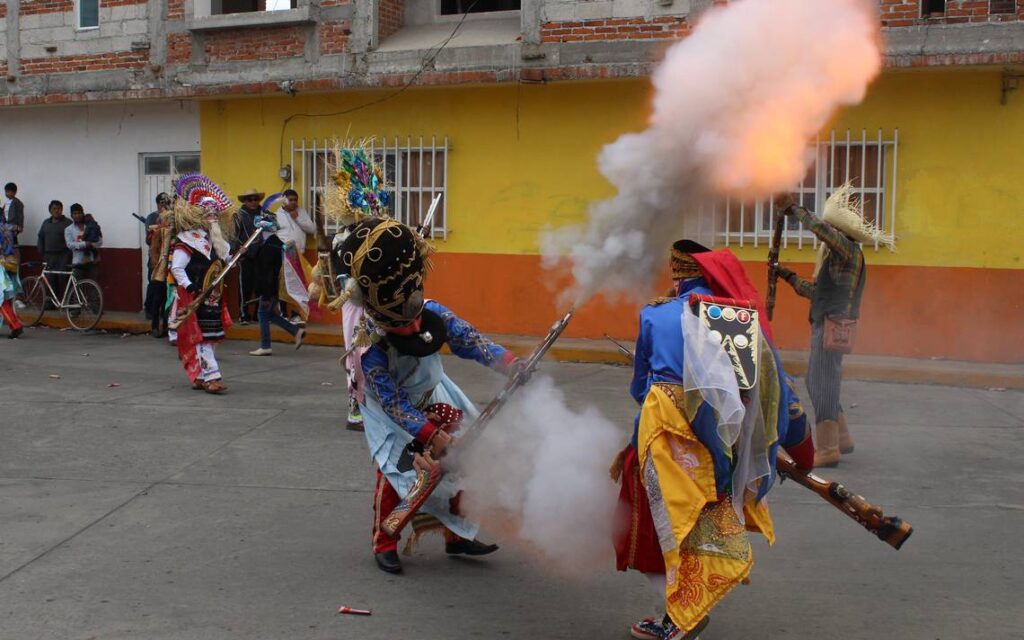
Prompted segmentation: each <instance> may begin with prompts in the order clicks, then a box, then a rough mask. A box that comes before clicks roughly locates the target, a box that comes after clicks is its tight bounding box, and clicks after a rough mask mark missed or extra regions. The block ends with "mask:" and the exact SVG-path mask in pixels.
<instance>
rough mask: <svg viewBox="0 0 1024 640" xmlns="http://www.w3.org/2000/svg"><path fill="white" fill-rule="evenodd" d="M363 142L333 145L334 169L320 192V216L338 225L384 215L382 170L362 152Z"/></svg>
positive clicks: (385, 199)
mask: <svg viewBox="0 0 1024 640" xmlns="http://www.w3.org/2000/svg"><path fill="white" fill-rule="evenodd" d="M366 147H367V141H366V140H360V141H359V142H357V143H352V142H347V143H345V144H342V143H340V142H335V144H334V166H335V167H336V168H335V170H334V171H333V172H332V173H331V174H330V178H331V180H330V181H329V182H328V183H327V185H326V189H325V190H324V192H325V193H324V203H323V207H324V208H323V211H324V214H325V215H327V216H328V217H329V218H331V219H332V220H334V221H335V222H338V223H340V224H342V225H349V224H353V223H355V222H358V221H359V220H361V219H363V218H365V217H367V216H387V215H388V212H387V207H388V204H389V203H390V202H391V194H390V193H389V191H388V184H387V180H386V178H385V177H384V168H383V167H381V166H380V165H378V164H377V163H376V162H375V161H374V158H373V155H372V154H371V153H369V152H367V150H366Z"/></svg>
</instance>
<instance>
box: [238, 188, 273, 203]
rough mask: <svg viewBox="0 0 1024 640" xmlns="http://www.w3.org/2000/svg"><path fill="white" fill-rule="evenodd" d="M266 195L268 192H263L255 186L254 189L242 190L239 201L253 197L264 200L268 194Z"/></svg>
mask: <svg viewBox="0 0 1024 640" xmlns="http://www.w3.org/2000/svg"><path fill="white" fill-rule="evenodd" d="M266 195H267V194H265V193H263V192H262V191H260V190H258V189H255V188H253V189H249V190H248V191H245V192H242V193H240V194H238V201H239V202H244V201H245V199H246V198H252V197H255V198H256V199H258V200H260V201H262V200H263V198H264V196H266Z"/></svg>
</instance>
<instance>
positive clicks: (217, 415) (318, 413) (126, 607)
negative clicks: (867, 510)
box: [0, 329, 1024, 640]
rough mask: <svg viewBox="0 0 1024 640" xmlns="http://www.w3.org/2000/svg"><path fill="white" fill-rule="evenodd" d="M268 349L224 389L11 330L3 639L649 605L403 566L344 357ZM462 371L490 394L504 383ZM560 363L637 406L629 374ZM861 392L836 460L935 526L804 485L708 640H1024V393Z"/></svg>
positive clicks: (543, 584) (434, 555) (225, 365)
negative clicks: (895, 523) (355, 419)
mask: <svg viewBox="0 0 1024 640" xmlns="http://www.w3.org/2000/svg"><path fill="white" fill-rule="evenodd" d="M254 346H255V345H253V344H250V343H242V342H228V343H225V344H224V345H222V346H221V347H220V349H219V354H220V360H221V365H222V369H223V370H224V372H225V373H226V379H227V383H228V384H229V386H230V387H231V390H230V393H229V394H228V395H226V396H223V397H213V396H209V395H207V394H203V393H199V392H195V391H192V390H190V389H189V388H188V386H187V384H186V380H185V377H184V373H183V371H182V370H181V368H180V367H179V365H178V363H177V360H176V359H175V353H174V351H173V350H172V349H171V348H170V347H168V346H167V345H166V344H163V343H162V342H159V341H156V340H153V339H152V338H149V337H145V336H142V337H126V338H122V337H119V336H115V335H78V334H72V333H68V332H59V331H56V330H49V329H30V330H28V331H27V332H26V339H24V340H18V341H7V340H0V639H2V640H7V639H11V640H25V639H35V638H41V639H55V640H56V639H65V638H67V639H76V640H86V639H104V640H105V639H114V638H117V639H120V638H144V639H170V638H175V639H186V638H187V639H190V640H191V639H220V638H259V639H264V638H265V639H268V640H269V639H289V640H291V639H321V638H323V639H327V638H331V639H334V638H369V639H378V638H379V639H384V638H422V639H426V640H431V639H438V640H440V639H442V638H443V639H445V640H447V639H450V638H484V639H489V638H516V639H518V638H523V639H533V638H566V639H572V638H609V639H616V638H626V637H628V636H627V631H626V629H627V627H628V624H629V623H630V622H632V621H633V620H634V619H636V618H638V617H640V616H642V615H647V614H648V613H649V612H650V610H651V606H652V604H653V603H654V602H655V598H653V597H652V594H651V593H650V591H649V587H648V586H647V583H646V581H645V580H644V579H643V578H642V577H641V576H639V575H636V574H621V573H615V572H614V571H613V570H612V568H611V567H609V568H608V570H607V571H603V572H596V573H595V575H593V576H591V577H587V578H568V577H563V576H559V575H556V574H554V573H552V572H551V571H550V570H548V569H546V568H545V567H544V566H542V565H541V564H539V563H537V562H535V561H533V560H531V559H530V558H529V557H528V555H527V554H525V553H523V552H520V551H517V550H515V548H514V547H513V545H506V546H505V548H504V549H502V551H500V552H499V553H497V554H495V555H493V556H491V557H489V558H487V559H486V560H482V561H465V560H453V559H449V558H447V557H446V556H445V555H444V554H443V553H442V548H441V542H440V541H439V540H435V539H427V540H426V541H425V542H424V544H422V545H421V546H420V547H419V548H418V550H417V551H416V552H415V554H414V555H413V557H411V558H408V559H406V573H405V575H403V576H398V577H393V576H387V575H385V574H383V573H381V572H379V571H378V570H377V569H376V567H375V566H374V564H373V561H372V558H371V555H370V549H369V523H370V515H371V509H370V507H371V505H370V498H371V493H370V492H371V490H372V481H373V476H372V471H371V466H370V464H369V462H368V459H367V454H366V445H365V443H364V441H363V439H362V436H361V435H359V434H355V433H351V432H348V431H345V430H344V429H343V428H341V425H342V421H343V410H344V406H345V398H344V385H343V380H342V375H341V370H340V368H339V367H338V364H337V356H338V355H339V354H338V350H337V349H328V348H318V347H305V348H303V349H302V350H300V351H298V352H295V351H292V350H291V349H289V348H287V347H286V346H284V345H275V354H276V355H275V356H274V357H272V358H262V359H256V358H251V357H249V356H247V355H246V351H247V350H249V349H251V348H253V347H254ZM446 366H447V367H448V369H449V373H450V374H451V375H452V377H453V378H455V379H456V380H457V381H458V382H459V383H460V384H462V385H463V386H464V389H465V390H466V391H467V393H468V394H469V395H470V397H471V398H473V399H474V400H476V401H479V402H484V401H486V400H487V399H488V397H489V395H490V394H491V393H492V392H493V391H494V390H495V389H496V388H497V387H498V386H499V385H500V383H501V380H500V378H499V377H497V376H496V375H493V374H490V373H488V372H486V371H482V370H481V369H480V368H479V367H478V366H476V365H474V364H472V363H463V362H459V361H455V360H452V359H448V360H447V362H446ZM545 369H546V370H547V371H548V372H549V373H551V374H552V375H553V376H554V377H555V378H556V380H558V381H559V382H560V384H561V385H562V387H563V389H565V391H566V393H567V394H568V396H569V397H570V398H571V399H572V402H573V403H575V404H577V405H578V406H582V405H584V404H593V405H595V406H597V407H598V408H599V409H600V410H601V411H602V412H603V413H604V414H605V415H607V416H608V417H609V418H611V419H613V420H616V421H618V422H620V423H621V424H623V425H626V424H628V423H629V422H630V418H631V415H632V412H633V408H632V407H631V406H630V403H629V401H628V399H627V397H626V393H625V386H626V384H627V382H628V378H629V372H628V371H627V370H626V369H623V368H617V367H611V366H604V365H574V364H547V365H545ZM51 375H58V376H60V378H53V377H51ZM114 384H116V385H117V386H110V385H114ZM845 400H846V403H847V405H848V415H849V416H850V420H851V423H852V425H854V429H855V435H856V437H857V452H856V453H855V454H853V455H852V456H849V457H848V458H846V459H845V460H844V464H843V465H842V467H840V468H839V469H838V470H836V471H835V473H830V474H829V475H832V476H834V477H835V478H836V479H838V480H841V481H843V482H845V483H846V484H847V485H848V486H850V487H851V488H854V489H855V490H857V491H858V492H860V493H862V494H863V495H864V496H866V497H867V498H869V499H870V500H872V501H874V502H877V503H879V504H881V505H882V506H884V508H885V509H886V511H887V512H891V513H895V514H898V515H900V516H902V517H904V518H905V519H907V520H909V521H910V522H911V523H912V524H913V525H914V526H915V529H916V531H915V533H914V536H913V537H912V538H911V539H910V541H909V542H908V543H907V545H906V546H905V547H904V549H903V550H902V551H899V552H896V551H894V550H892V549H890V548H889V547H887V546H886V545H884V544H883V543H881V542H879V541H877V540H875V539H873V538H872V537H871V536H870V535H868V534H867V533H866V532H864V531H863V530H862V529H861V528H860V527H859V526H857V525H855V524H854V523H853V522H852V521H849V520H848V519H846V518H845V517H844V516H842V515H841V514H839V512H837V511H835V510H834V509H832V508H831V507H829V506H828V505H826V504H824V503H823V502H822V501H821V500H820V499H818V498H817V497H816V496H814V495H813V494H811V493H809V492H807V491H806V490H805V489H803V488H801V487H799V486H795V485H794V484H793V483H786V484H785V485H783V486H781V487H779V488H778V489H776V490H775V491H774V492H773V494H772V496H771V504H772V506H773V512H774V515H775V520H776V525H777V529H778V538H779V540H778V542H777V544H776V545H775V547H774V548H772V549H768V548H767V546H766V545H765V544H763V543H761V542H758V543H757V546H756V549H755V553H756V557H757V564H756V566H755V569H754V573H753V575H752V581H751V584H750V585H749V586H746V587H742V588H739V589H737V590H736V591H734V592H733V593H732V594H731V595H730V596H729V598H728V599H727V600H726V601H725V602H724V603H723V604H722V605H721V606H720V607H718V608H717V609H716V610H715V613H714V615H713V621H712V625H711V626H710V627H709V629H708V631H707V632H706V633H705V634H704V636H703V638H704V640H719V639H721V640H724V639H733V638H766V639H771V640H775V639H780V640H781V639H808V640H809V639H819V638H835V639H839V638H842V639H861V638H863V639H868V638H870V639H873V640H874V639H879V638H883V639H884V638H899V639H910V638H914V639H916V638H920V639H922V640H936V639H938V640H952V639H959V638H979V639H980V638H985V639H997V640H998V639H1010V638H1024V605H1022V600H1021V592H1022V587H1024V579H1022V577H1021V576H1022V573H1024V553H1022V552H1021V549H1020V547H1019V546H1018V545H1017V536H1018V535H1020V531H1022V530H1024V470H1022V469H1024V467H1022V464H1021V460H1022V459H1024V393H1019V392H1002V393H1000V392H986V391H979V390H967V389H956V388H948V387H930V386H915V385H898V384H881V383H858V382H850V383H847V385H846V387H845ZM552 428H557V425H553V427H552ZM583 444H585V443H581V445H583ZM484 537H487V536H486V535H485V536H484ZM499 542H501V541H500V540H499ZM341 604H346V605H349V606H353V607H367V608H372V609H373V612H374V613H373V616H372V617H366V618H362V617H351V616H340V615H338V614H336V613H335V611H336V609H337V607H338V606H339V605H341Z"/></svg>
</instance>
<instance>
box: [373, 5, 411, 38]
mask: <svg viewBox="0 0 1024 640" xmlns="http://www.w3.org/2000/svg"><path fill="white" fill-rule="evenodd" d="M379 6H380V9H379V11H380V26H379V27H378V31H377V36H378V37H379V38H380V39H381V40H383V39H384V38H386V37H388V36H390V35H391V34H393V33H394V32H396V31H398V30H399V29H401V28H402V24H404V23H405V0H380V5H379Z"/></svg>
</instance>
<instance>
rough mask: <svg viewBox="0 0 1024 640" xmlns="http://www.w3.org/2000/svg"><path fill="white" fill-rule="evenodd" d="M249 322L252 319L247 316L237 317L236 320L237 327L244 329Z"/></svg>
mask: <svg viewBox="0 0 1024 640" xmlns="http://www.w3.org/2000/svg"><path fill="white" fill-rule="evenodd" d="M250 322H252V319H250V318H249V316H239V318H238V326H240V327H244V326H245V325H247V324H249V323H250Z"/></svg>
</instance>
